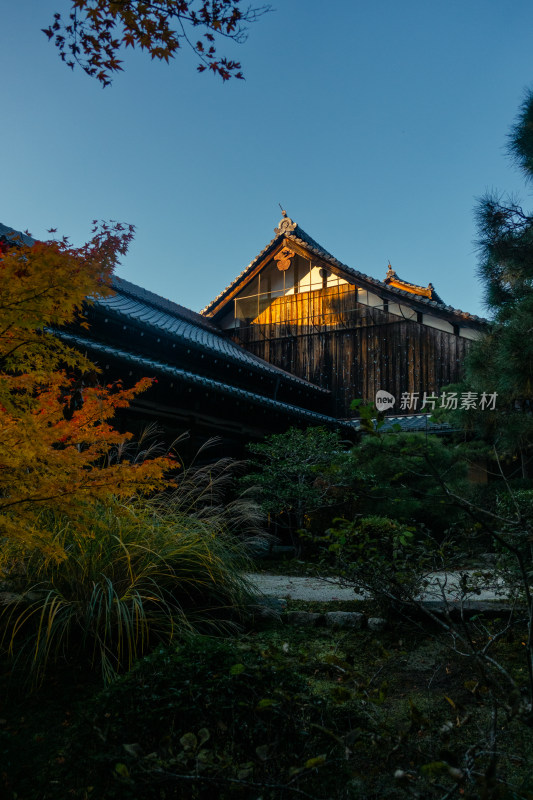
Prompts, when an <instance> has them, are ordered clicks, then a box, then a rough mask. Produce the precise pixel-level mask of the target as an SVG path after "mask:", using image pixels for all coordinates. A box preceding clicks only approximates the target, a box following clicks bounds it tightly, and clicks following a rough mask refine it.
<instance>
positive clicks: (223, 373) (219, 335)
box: [0, 212, 487, 451]
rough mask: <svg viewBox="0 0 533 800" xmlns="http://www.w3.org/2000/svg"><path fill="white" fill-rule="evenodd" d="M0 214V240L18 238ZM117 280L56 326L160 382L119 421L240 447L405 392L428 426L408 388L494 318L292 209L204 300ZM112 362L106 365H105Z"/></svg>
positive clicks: (401, 415)
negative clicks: (345, 245)
mask: <svg viewBox="0 0 533 800" xmlns="http://www.w3.org/2000/svg"><path fill="white" fill-rule="evenodd" d="M10 236H11V233H10V229H9V228H6V226H2V225H0V241H1V240H2V239H3V240H4V241H9V240H10ZM113 288H114V290H115V294H114V296H112V297H108V298H104V299H99V300H97V301H96V302H94V303H93V304H92V305H90V306H89V307H88V309H87V319H88V322H89V326H90V327H89V329H88V330H85V329H82V328H78V329H72V330H68V331H66V330H57V331H55V333H56V334H57V335H58V336H60V337H61V338H63V339H65V340H67V341H69V342H71V343H72V345H74V346H76V347H78V348H82V349H83V350H84V351H86V352H87V354H88V355H89V356H90V357H91V359H92V360H93V361H94V362H95V363H97V364H98V366H99V367H100V368H101V369H102V370H103V372H104V374H105V375H106V380H109V379H110V378H113V379H115V378H119V377H120V378H122V379H123V380H124V381H125V382H133V381H134V380H136V379H138V378H140V377H143V376H153V377H155V378H157V383H155V384H154V386H153V387H152V388H151V389H150V390H149V391H148V392H146V393H145V394H144V395H141V396H139V397H138V398H137V399H136V400H135V402H134V404H133V405H132V407H131V409H129V411H128V414H127V419H126V420H124V424H125V425H128V426H129V427H130V428H134V429H136V430H139V429H140V428H141V427H142V425H143V424H145V423H146V422H148V421H157V423H158V424H159V425H160V426H161V427H162V428H163V429H164V430H165V431H166V432H167V433H168V435H169V436H175V435H176V434H177V433H179V432H181V431H185V430H188V431H190V432H191V433H192V435H193V442H194V443H196V444H197V443H199V442H200V441H201V440H202V439H205V438H207V437H208V436H212V435H219V436H222V438H223V440H225V443H226V445H231V446H230V449H233V450H234V451H238V450H239V449H240V447H241V445H242V444H243V443H244V442H245V441H247V440H249V439H250V438H259V437H261V436H263V435H265V434H266V433H269V432H276V431H282V430H285V429H287V428H288V427H289V426H291V425H294V426H300V427H304V426H309V425H326V426H328V427H338V428H341V429H342V431H343V432H344V433H345V434H348V435H349V433H350V432H352V433H353V432H355V430H356V428H357V423H356V422H355V420H354V413H353V412H352V411H351V410H350V403H351V401H352V400H353V399H354V398H363V399H364V400H369V401H371V400H374V398H375V395H376V392H377V391H378V390H384V391H386V392H388V393H390V394H392V395H393V396H394V397H395V398H396V404H395V405H394V407H393V408H392V409H391V410H390V414H391V415H392V416H393V417H394V418H395V421H397V420H398V419H399V420H400V422H401V423H402V425H403V427H405V428H406V429H416V428H417V427H421V426H423V427H426V426H427V417H426V416H422V417H421V416H420V407H418V408H412V409H410V410H408V411H403V412H402V411H401V409H400V404H399V400H400V398H401V397H402V395H403V394H404V393H410V394H413V395H418V397H419V398H422V397H423V395H424V393H428V394H429V393H436V392H438V391H439V389H440V388H441V387H442V386H445V385H446V384H449V383H453V382H456V381H458V380H459V379H460V378H461V375H462V365H463V360H464V356H465V353H466V350H467V348H468V346H469V344H470V342H471V341H472V340H473V339H476V338H478V337H479V336H482V335H483V331H484V330H485V329H486V326H487V322H486V320H483V319H481V318H479V317H476V316H473V315H471V314H468V313H466V312H463V311H459V310H457V309H454V308H452V307H450V306H448V305H446V304H445V303H444V302H443V301H442V300H441V298H440V297H439V296H438V294H437V293H436V291H435V289H434V288H433V286H432V284H431V283H429V284H428V286H427V287H422V286H416V285H413V284H411V283H407V282H406V281H404V280H402V279H400V278H399V277H398V276H397V275H396V273H395V272H394V270H393V269H392V267H391V266H390V265H389V268H388V271H387V274H386V276H385V277H384V279H383V280H378V279H376V278H372V277H370V276H368V275H365V274H363V273H361V272H358V271H357V270H354V269H352V268H351V267H348V266H346V265H345V264H342V263H341V262H340V261H338V260H337V259H336V258H335V257H334V256H332V255H331V254H330V253H329V252H328V251H327V250H325V249H324V248H323V247H322V246H321V245H319V244H318V243H317V242H316V241H315V240H314V239H312V238H311V237H310V236H309V235H308V234H307V233H306V232H305V231H304V230H302V228H300V226H299V225H297V224H296V223H295V222H293V221H292V220H291V219H290V218H289V217H288V216H287V215H286V214H285V212H284V213H283V218H282V220H281V221H280V223H279V225H278V227H277V228H276V229H275V237H274V238H273V239H272V240H271V241H270V243H269V244H268V245H267V246H266V247H265V248H264V249H263V250H262V251H261V252H260V253H259V255H258V256H257V257H256V258H255V259H254V260H253V261H252V262H251V263H250V264H249V265H248V266H247V267H246V269H244V270H243V271H242V272H241V273H240V275H238V277H237V278H235V280H233V281H232V282H231V283H230V284H229V285H228V286H227V287H226V288H225V289H224V290H223V291H222V292H221V293H220V294H218V295H217V296H216V297H215V299H214V300H212V301H211V302H210V303H209V304H208V305H207V306H206V307H205V308H204V309H203V311H202V312H201V313H196V312H194V311H191V310H190V309H187V308H185V307H183V306H181V305H178V304H177V303H174V302H172V301H170V300H167V299H165V298H163V297H160V296H158V295H156V294H153V293H152V292H150V291H148V290H146V289H143V288H141V287H139V286H136V285H135V284H132V283H130V282H129V281H126V280H123V279H121V278H115V279H114V282H113ZM107 376H109V377H107Z"/></svg>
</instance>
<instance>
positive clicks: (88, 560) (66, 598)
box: [0, 501, 250, 681]
mask: <svg viewBox="0 0 533 800" xmlns="http://www.w3.org/2000/svg"><path fill="white" fill-rule="evenodd" d="M47 517H48V519H47V524H48V525H49V526H50V528H51V529H52V530H53V532H54V538H55V539H57V542H58V545H59V547H60V548H61V549H62V550H63V552H64V553H65V557H64V558H63V559H62V560H60V561H57V560H55V559H50V558H46V556H45V555H43V553H42V552H40V551H36V550H32V551H30V552H29V553H26V552H24V551H17V550H16V549H15V548H12V551H11V557H10V559H8V561H9V563H10V568H9V569H8V570H7V572H6V573H5V579H4V590H5V594H4V605H3V609H2V614H1V617H0V624H1V626H2V632H3V639H2V641H3V644H4V647H7V648H8V650H9V653H10V654H11V655H12V656H13V657H15V658H16V660H17V666H18V668H21V669H24V670H26V671H27V672H28V673H29V674H31V676H32V679H33V680H34V681H39V680H40V679H41V678H42V675H43V673H44V671H45V669H46V668H47V666H49V665H50V664H52V663H57V662H66V663H69V662H71V661H74V662H75V661H79V660H80V659H81V660H83V661H86V662H88V663H90V664H91V665H92V666H93V667H94V668H98V669H100V670H101V671H102V675H103V678H104V680H105V681H109V680H111V679H112V678H113V677H114V675H115V673H116V672H119V671H121V670H124V669H128V668H130V667H131V665H132V664H133V662H134V661H135V659H137V658H138V657H139V656H141V655H143V654H144V653H146V652H148V651H149V650H150V648H152V647H153V646H154V645H155V644H157V643H160V642H165V643H168V642H170V641H171V640H172V639H173V638H174V637H175V636H176V635H177V634H178V633H180V632H182V631H184V630H202V631H206V630H209V631H211V632H217V631H218V632H227V631H228V630H230V629H235V627H236V626H237V624H238V622H239V620H241V621H242V619H243V617H244V615H245V613H246V609H247V607H248V606H249V603H250V592H249V587H248V585H247V583H246V581H245V579H244V578H243V577H242V576H241V572H242V571H244V570H245V569H246V568H247V567H248V560H247V556H246V550H245V545H244V544H243V543H242V542H241V541H240V540H238V539H237V538H236V537H235V536H234V535H233V534H231V533H229V532H228V531H227V530H226V529H225V528H224V527H223V525H222V524H221V520H220V518H219V519H218V524H216V523H215V516H214V514H211V515H209V514H207V513H206V514H204V517H202V515H201V514H200V515H197V516H195V515H194V514H193V513H192V512H191V509H190V508H189V510H188V513H183V512H181V513H180V511H179V509H178V508H177V507H176V506H172V504H170V505H168V506H167V507H165V504H164V503H163V504H162V503H161V502H160V501H154V502H152V503H147V502H144V503H141V502H138V503H133V502H132V503H130V504H129V505H121V504H119V503H115V504H107V505H100V506H97V507H95V513H94V514H93V517H92V527H91V529H90V530H89V531H88V532H87V533H83V534H82V533H80V532H79V531H78V530H77V529H76V528H75V527H74V526H71V524H70V522H69V520H68V519H65V518H64V517H63V516H60V515H53V514H51V513H48V514H47ZM43 524H44V523H43Z"/></svg>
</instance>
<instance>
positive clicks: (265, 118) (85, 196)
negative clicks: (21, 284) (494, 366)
mask: <svg viewBox="0 0 533 800" xmlns="http://www.w3.org/2000/svg"><path fill="white" fill-rule="evenodd" d="M3 5H4V6H5V7H4V8H3V9H2V17H1V18H2V26H1V31H0V69H1V72H2V76H3V81H2V84H3V87H2V88H3V91H2V95H3V113H2V124H1V126H0V141H1V147H2V156H3V157H2V166H1V173H0V174H1V178H0V180H1V183H2V189H3V190H2V192H1V199H0V221H1V222H3V223H5V224H8V225H12V226H13V227H15V228H20V229H26V228H27V229H29V230H30V231H31V233H32V234H33V235H34V236H37V237H40V238H47V234H46V231H47V229H48V228H50V227H57V228H58V229H59V232H60V233H61V234H66V235H69V236H70V237H71V240H72V242H73V243H74V244H81V243H82V242H83V241H84V240H85V239H87V238H88V237H89V235H90V223H91V220H92V219H94V218H99V219H115V220H120V221H125V222H130V223H133V224H135V225H136V226H137V232H136V238H135V242H134V244H133V245H132V247H131V249H130V252H129V253H128V255H127V257H126V258H125V259H124V261H123V264H122V265H121V266H120V268H119V271H118V274H120V275H121V276H122V277H125V278H127V279H128V280H131V281H133V282H135V283H138V284H140V285H142V286H144V287H145V288H147V289H151V290H152V291H155V292H158V293H159V294H162V295H163V296H165V297H168V298H170V299H172V300H174V301H176V302H179V303H182V304H183V305H186V306H188V307H190V308H193V309H195V310H199V309H200V308H202V307H203V306H204V305H206V304H207V303H208V302H209V301H210V300H211V299H213V297H214V296H216V295H217V294H218V293H219V292H220V291H221V290H222V289H223V288H224V287H225V286H226V285H227V284H228V283H230V281H232V280H233V278H234V277H235V276H236V275H237V274H238V273H239V272H241V271H242V269H244V267H245V266H246V265H247V264H248V263H249V262H250V261H251V260H252V259H253V258H254V257H255V256H256V255H257V253H258V252H259V251H260V250H262V249H263V247H264V246H265V245H266V244H267V243H268V242H269V241H270V239H271V238H272V236H273V235H274V233H273V228H274V227H275V226H276V224H277V223H278V221H279V218H280V211H279V207H278V203H281V204H282V205H283V207H284V208H286V209H287V211H288V213H289V215H290V216H291V217H292V218H293V219H294V220H295V221H296V222H298V223H299V224H300V225H301V226H302V227H303V228H304V229H305V230H306V231H307V232H308V233H309V234H310V235H311V236H313V237H314V238H315V239H316V240H318V241H319V242H320V243H321V244H322V245H323V246H324V247H326V248H327V249H328V250H329V251H330V252H332V253H333V254H334V255H335V256H336V257H337V258H339V259H340V260H341V261H343V262H345V263H346V264H348V265H349V266H352V267H354V268H355V269H359V270H361V271H362V272H365V273H367V274H370V275H372V276H373V277H376V278H381V279H382V278H383V277H384V276H385V272H386V267H387V263H388V261H389V260H390V261H391V263H392V265H393V267H394V269H395V270H396V271H397V273H398V274H399V275H400V276H401V277H402V278H405V279H406V280H408V281H411V282H414V283H420V284H423V285H427V284H428V283H429V282H430V281H431V282H432V283H433V284H434V286H435V288H436V289H437V291H438V292H439V294H440V295H441V296H442V298H443V299H444V301H445V302H446V303H449V304H450V305H453V306H455V307H456V308H461V309H463V310H467V311H470V312H472V313H477V314H484V313H485V310H484V308H483V305H482V301H481V288H480V285H479V283H478V280H477V278H476V252H475V246H474V240H475V237H476V231H475V223H474V216H473V207H474V204H475V201H476V198H477V197H479V196H480V195H482V194H483V193H484V192H485V191H486V190H487V189H500V190H502V191H510V192H514V193H515V194H518V195H519V196H520V197H521V198H522V200H523V202H524V205H526V206H528V193H527V189H526V187H525V186H524V183H523V180H522V178H521V176H520V174H519V173H518V172H517V171H516V170H515V169H514V168H513V166H512V165H511V163H510V162H509V160H508V158H507V156H506V153H505V143H506V137H507V134H508V131H509V127H510V125H511V123H512V121H513V119H514V118H515V116H516V113H517V110H518V107H519V105H520V103H521V101H522V98H523V95H524V90H525V89H526V88H527V87H528V86H531V85H533V4H532V3H531V2H530V0H511V2H509V3H507V4H504V3H502V2H501V0H461V2H459V1H458V0H447V1H446V2H441V1H440V0H433V2H427V0H403V2H401V3H399V2H397V1H396V2H394V1H393V0H375V2H373V3H368V2H363V0H330V1H329V2H327V3H326V2H324V0H278V2H276V0H274V2H273V5H274V6H275V10H274V11H273V12H272V13H271V14H268V15H267V16H265V17H263V18H262V19H261V20H259V21H258V22H257V23H256V24H255V25H254V26H253V27H252V28H251V30H250V35H249V39H248V41H247V42H246V44H244V45H242V46H239V47H236V46H234V47H231V46H230V47H227V48H226V51H225V52H227V54H228V55H229V56H231V57H234V58H237V59H238V60H240V61H241V62H242V65H243V69H244V72H245V76H246V80H245V81H230V82H229V83H227V84H222V82H221V81H220V80H219V79H217V78H214V77H212V76H210V75H206V74H203V75H199V74H197V73H196V62H195V59H194V56H193V55H192V54H189V53H187V52H185V51H184V52H182V53H181V54H180V55H179V56H178V57H177V59H175V61H174V62H173V63H171V64H170V65H169V66H167V65H165V64H157V63H154V62H152V61H150V59H149V58H147V57H145V56H143V55H142V54H132V52H131V50H129V52H128V54H127V56H126V62H125V67H126V69H125V71H124V72H123V73H121V74H119V75H117V77H116V78H115V80H114V82H113V85H112V86H111V87H109V88H107V89H105V90H103V89H102V88H101V87H100V85H99V84H98V83H96V82H95V81H92V80H91V79H89V78H88V77H86V76H85V75H84V74H83V73H82V72H81V71H79V70H76V71H74V72H71V71H70V70H68V69H67V68H66V67H64V65H63V64H61V62H60V61H59V58H58V57H57V55H56V52H55V48H53V47H52V46H51V45H49V44H48V43H47V40H46V38H45V36H44V35H43V34H42V33H41V31H40V29H41V28H43V27H47V25H48V24H49V22H50V21H51V18H52V15H53V12H54V11H56V10H64V9H65V8H66V7H67V4H66V3H65V2H64V0H46V2H44V1H43V0H19V2H17V3H13V2H6V0H4V3H3ZM221 47H222V45H221Z"/></svg>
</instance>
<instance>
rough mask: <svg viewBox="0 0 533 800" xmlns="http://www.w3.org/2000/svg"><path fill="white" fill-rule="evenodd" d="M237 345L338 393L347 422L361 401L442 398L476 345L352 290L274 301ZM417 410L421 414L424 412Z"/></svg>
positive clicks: (238, 333) (241, 332) (239, 333)
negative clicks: (385, 395)
mask: <svg viewBox="0 0 533 800" xmlns="http://www.w3.org/2000/svg"><path fill="white" fill-rule="evenodd" d="M235 338H236V339H237V341H239V342H240V343H241V344H242V345H244V347H246V348H247V349H248V350H250V351H251V352H253V353H255V354H256V355H258V356H260V357H261V358H264V359H265V360H266V361H269V362H270V363H272V364H275V365H277V366H279V367H281V368H282V369H285V370H287V371H288V372H291V373H293V374H295V375H299V376H300V377H302V378H305V379H306V380H309V381H312V382H313V383H316V384H318V385H319V386H323V387H324V388H327V389H330V390H331V391H332V394H333V398H334V403H335V407H334V408H332V412H333V413H335V414H337V415H338V416H340V417H347V416H351V412H350V403H351V401H352V400H353V399H354V398H357V397H362V398H363V399H364V400H373V399H374V397H375V393H376V391H377V390H378V389H384V390H386V391H388V392H390V393H391V394H393V395H394V396H395V397H396V399H397V402H396V406H395V408H394V411H395V412H396V413H398V412H399V411H400V408H399V403H400V397H401V395H402V393H403V392H418V393H419V396H420V400H419V406H418V409H419V408H420V404H421V403H422V398H423V395H424V392H427V393H428V394H430V393H433V392H437V391H438V390H439V389H440V388H441V387H442V386H445V385H446V384H449V383H454V382H456V381H458V380H459V379H460V378H461V375H462V365H463V361H464V356H465V353H466V349H467V348H468V346H469V341H468V340H466V339H465V338H463V337H459V336H456V335H454V334H451V333H447V332H445V331H441V330H438V329H436V328H432V327H428V326H426V325H423V324H420V323H418V322H415V321H413V320H408V319H405V320H404V319H401V318H399V317H398V315H397V314H391V313H388V312H386V311H383V310H382V309H380V308H378V307H370V306H368V305H365V304H363V303H359V302H357V288H356V287H355V286H352V285H349V284H345V285H341V286H335V287H331V288H326V289H321V290H318V291H313V292H304V293H301V294H294V295H290V296H286V297H280V298H277V299H274V300H273V301H272V303H271V304H270V306H269V307H268V308H267V309H266V310H264V311H263V312H262V313H261V314H260V315H259V316H257V317H256V318H255V319H254V320H253V321H252V322H251V324H249V325H247V326H241V327H240V328H238V329H236V330H235ZM418 409H417V410H418Z"/></svg>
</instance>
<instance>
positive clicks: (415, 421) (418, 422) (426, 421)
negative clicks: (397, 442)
mask: <svg viewBox="0 0 533 800" xmlns="http://www.w3.org/2000/svg"><path fill="white" fill-rule="evenodd" d="M344 422H351V424H352V426H353V427H354V428H355V429H356V430H357V431H359V430H361V424H360V422H359V420H358V419H354V420H344ZM374 422H375V420H374ZM397 425H399V426H400V428H401V432H402V433H422V432H426V431H427V433H453V432H454V431H455V428H452V427H451V425H450V424H449V423H447V422H432V421H431V414H412V415H405V416H401V417H385V420H384V424H383V426H382V427H381V428H380V432H383V433H389V432H391V431H393V430H395V426H397Z"/></svg>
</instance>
